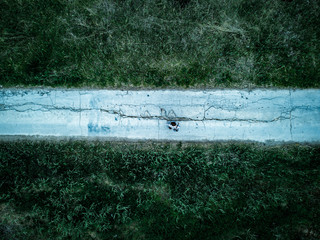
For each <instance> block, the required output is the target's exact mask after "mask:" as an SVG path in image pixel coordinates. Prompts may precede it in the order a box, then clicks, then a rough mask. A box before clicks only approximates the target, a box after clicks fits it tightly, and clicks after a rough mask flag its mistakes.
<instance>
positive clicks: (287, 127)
mask: <svg viewBox="0 0 320 240" xmlns="http://www.w3.org/2000/svg"><path fill="white" fill-rule="evenodd" d="M169 121H176V122H178V123H179V126H180V129H179V131H178V132H176V131H173V130H170V129H169V128H168V122H169ZM0 135H26V136H34V135H39V136H63V137H69V136H82V137H106V138H121V139H122V138H125V139H132V140H141V139H145V140H149V139H150V140H177V141H216V140H249V141H250V140H252V141H260V142H265V141H294V142H319V141H320V90H317V89H316V90H315V89H313V90H252V91H246V90H210V91H176V90H159V91H151V90H148V91H147V90H146V91H120V90H21V89H2V90H0Z"/></svg>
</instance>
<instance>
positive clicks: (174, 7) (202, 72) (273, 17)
mask: <svg viewBox="0 0 320 240" xmlns="http://www.w3.org/2000/svg"><path fill="white" fill-rule="evenodd" d="M319 12H320V5H319V1H316V0H310V1H304V0H295V1H291V2H289V1H281V0H269V1H261V0H190V1H183V0H156V1H153V0H147V1H145V0H134V1H133V0H121V1H115V0H94V1H91V0H90V1H86V0H81V1H80V0H46V1H41V0H32V1H20V0H3V1H1V3H0V15H1V19H0V26H1V37H0V54H1V58H0V84H1V85H3V86H15V85H22V86H28V85H31V86H35V85H36V86H66V87H82V86H87V87H109V88H110V87H111V88H112V87H125V88H130V87H161V88H164V87H169V88H170V87H257V86H260V87H261V86H278V87H287V86H290V87H303V88H304V87H319V86H320V78H319V76H320V73H319V69H320V67H319V59H320V58H319V54H320V50H319V33H320V32H319V31H320V30H319V27H318V26H319V25H320V21H319V19H320V17H319Z"/></svg>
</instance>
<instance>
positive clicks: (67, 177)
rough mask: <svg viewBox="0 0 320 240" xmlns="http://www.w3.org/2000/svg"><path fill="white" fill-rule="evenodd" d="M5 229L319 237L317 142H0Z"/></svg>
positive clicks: (56, 235) (71, 235)
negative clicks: (297, 143) (288, 143)
mask: <svg viewBox="0 0 320 240" xmlns="http://www.w3.org/2000/svg"><path fill="white" fill-rule="evenodd" d="M0 177H1V188H0V190H1V192H0V194H1V195H0V221H1V222H0V238H1V239H152V240H154V239H319V236H320V232H319V229H320V221H319V219H320V184H319V182H320V146H319V145H316V146H309V145H282V146H264V145H261V144H244V143H242V144H240V143H214V144H206V145H203V144H202V145H199V144H198V145H194V144H179V143H175V144H173V143H171V144H160V143H159V144H154V143H121V144H119V143H106V142H81V141H61V142H48V141H46V142H45V141H37V142H33V141H18V142H5V141H2V142H0Z"/></svg>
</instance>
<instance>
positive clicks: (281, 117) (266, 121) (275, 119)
mask: <svg viewBox="0 0 320 240" xmlns="http://www.w3.org/2000/svg"><path fill="white" fill-rule="evenodd" d="M100 111H102V112H107V113H109V114H115V115H118V116H119V117H121V118H135V119H159V120H166V121H193V122H204V121H228V122H237V121H239V122H250V123H270V122H275V121H283V120H288V119H290V118H291V116H290V117H285V116H279V117H277V118H274V119H271V120H258V119H242V118H206V117H205V116H204V117H203V118H202V119H195V118H188V117H177V116H172V117H170V116H169V114H166V111H165V110H164V109H163V108H161V115H160V116H159V115H154V116H152V115H150V113H149V112H148V113H149V115H148V116H143V115H140V116H136V115H126V114H124V113H123V112H122V111H121V110H120V111H116V110H109V109H100ZM171 111H172V110H170V112H171ZM170 112H169V113H170ZM172 112H173V111H172ZM286 113H287V112H285V114H286Z"/></svg>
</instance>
